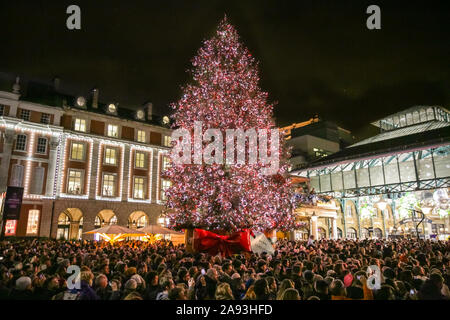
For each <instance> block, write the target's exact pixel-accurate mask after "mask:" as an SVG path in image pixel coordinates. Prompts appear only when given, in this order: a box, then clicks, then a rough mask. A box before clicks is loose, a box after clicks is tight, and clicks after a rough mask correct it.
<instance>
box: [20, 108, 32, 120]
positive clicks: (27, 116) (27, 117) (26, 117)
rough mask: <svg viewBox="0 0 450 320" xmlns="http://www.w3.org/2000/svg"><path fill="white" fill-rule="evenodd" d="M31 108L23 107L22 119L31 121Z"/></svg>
mask: <svg viewBox="0 0 450 320" xmlns="http://www.w3.org/2000/svg"><path fill="white" fill-rule="evenodd" d="M30 114H31V113H30V110H24V109H22V110H21V112H20V119H22V120H25V121H30Z"/></svg>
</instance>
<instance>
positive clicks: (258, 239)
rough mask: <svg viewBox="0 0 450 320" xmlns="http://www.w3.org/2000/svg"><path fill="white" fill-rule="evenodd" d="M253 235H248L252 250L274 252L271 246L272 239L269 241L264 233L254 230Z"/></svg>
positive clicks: (255, 251)
mask: <svg viewBox="0 0 450 320" xmlns="http://www.w3.org/2000/svg"><path fill="white" fill-rule="evenodd" d="M254 234H255V236H254V237H253V236H250V242H251V246H252V252H254V253H259V254H261V253H263V252H266V253H268V254H274V252H275V249H274V248H273V245H272V241H270V240H269V239H268V238H267V237H266V236H265V234H264V233H259V232H254Z"/></svg>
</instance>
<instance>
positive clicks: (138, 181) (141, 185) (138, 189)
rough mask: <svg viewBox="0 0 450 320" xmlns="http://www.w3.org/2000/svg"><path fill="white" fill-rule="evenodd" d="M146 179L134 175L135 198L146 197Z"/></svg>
mask: <svg viewBox="0 0 450 320" xmlns="http://www.w3.org/2000/svg"><path fill="white" fill-rule="evenodd" d="M144 195H145V179H144V178H143V177H134V183H133V197H134V198H135V199H144Z"/></svg>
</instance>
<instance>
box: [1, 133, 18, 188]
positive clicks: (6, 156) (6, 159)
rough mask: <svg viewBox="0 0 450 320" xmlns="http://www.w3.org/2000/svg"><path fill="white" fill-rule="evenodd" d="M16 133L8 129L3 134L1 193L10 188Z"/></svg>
mask: <svg viewBox="0 0 450 320" xmlns="http://www.w3.org/2000/svg"><path fill="white" fill-rule="evenodd" d="M15 136H16V133H15V132H14V130H10V129H6V131H5V132H4V134H3V153H2V163H1V166H0V192H5V191H6V188H7V187H8V174H9V166H10V162H11V152H12V146H13V143H14V139H15Z"/></svg>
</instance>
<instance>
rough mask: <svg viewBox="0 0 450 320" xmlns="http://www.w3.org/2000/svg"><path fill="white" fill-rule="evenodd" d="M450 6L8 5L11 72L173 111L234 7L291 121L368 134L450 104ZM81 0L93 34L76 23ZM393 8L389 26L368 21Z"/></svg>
mask: <svg viewBox="0 0 450 320" xmlns="http://www.w3.org/2000/svg"><path fill="white" fill-rule="evenodd" d="M449 2H450V1H442V2H438V1H400V0H396V1H377V0H372V1H370V2H368V1H357V0H354V1H344V0H339V1H336V0H333V1H322V0H310V1H304V0H297V1H283V0H277V1H275V0H272V1H249V0H239V1H213V0H209V1H199V0H197V1H187V0H184V1H173V0H164V1H162V0H160V1H119V2H118V4H113V2H112V1H92V0H91V1H63V0H61V1H40V0H34V1H20V0H14V1H0V44H1V46H0V71H4V72H11V73H17V74H21V75H28V76H32V77H37V78H42V79H51V78H53V77H54V76H55V75H59V76H60V78H61V81H62V82H64V83H72V84H76V85H77V86H78V87H79V88H80V91H83V90H86V91H87V90H88V89H90V88H91V87H93V86H94V85H97V86H98V87H99V88H100V95H101V100H103V101H105V102H106V101H111V100H114V101H118V102H120V104H121V105H124V106H136V105H140V104H142V103H143V102H144V101H147V100H150V101H152V102H153V103H154V105H155V106H156V107H159V108H165V107H166V106H167V105H168V104H169V103H170V102H174V101H176V100H178V98H179V97H180V93H181V90H180V86H181V85H183V84H184V83H186V81H188V80H189V75H188V74H187V73H186V69H187V68H188V67H189V66H190V60H191V58H192V57H193V56H194V55H195V54H196V51H197V50H198V48H199V47H200V46H201V45H202V40H204V39H206V38H209V37H210V36H212V35H213V33H214V30H215V27H216V26H217V24H218V22H219V20H220V19H221V18H222V17H223V15H224V13H226V14H227V16H228V18H229V20H230V21H231V22H232V23H233V24H234V25H235V26H236V28H237V29H238V31H239V33H240V35H241V37H242V40H243V42H244V43H245V45H246V46H247V47H248V48H249V49H250V51H251V52H252V53H253V54H254V56H255V57H256V58H257V59H258V60H259V62H260V72H261V86H262V87H263V89H264V90H266V91H268V92H269V96H270V99H271V100H274V101H278V106H277V107H276V109H275V114H276V117H277V121H278V124H279V125H286V124H290V123H292V122H295V121H301V120H305V119H308V118H309V117H310V116H312V115H314V114H319V115H320V116H321V117H323V118H325V119H330V120H334V121H336V122H337V123H338V124H339V125H341V126H343V127H345V128H348V129H351V130H353V131H354V133H355V134H358V135H361V134H364V133H365V132H366V130H367V124H368V123H369V122H370V121H372V120H376V119H378V118H380V117H382V116H384V115H387V114H389V113H393V112H396V111H399V110H401V109H404V108H407V107H410V106H412V105H417V104H440V105H443V106H445V107H448V104H449V101H450V90H449V88H450V75H449V73H450V72H449V70H450V59H449V57H450V41H449V39H450V36H449V35H450V32H449V31H450V29H449V21H450V13H449V12H450V6H449ZM70 4H77V5H79V6H80V7H81V12H82V30H79V31H69V30H68V29H67V28H66V18H67V16H68V15H67V14H66V13H65V12H66V7H67V6H68V5H70ZM369 4H378V5H379V6H380V7H381V17H382V22H381V23H382V29H381V30H375V31H371V30H368V29H367V28H366V19H367V17H368V15H367V14H366V8H367V6H368V5H369Z"/></svg>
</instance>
